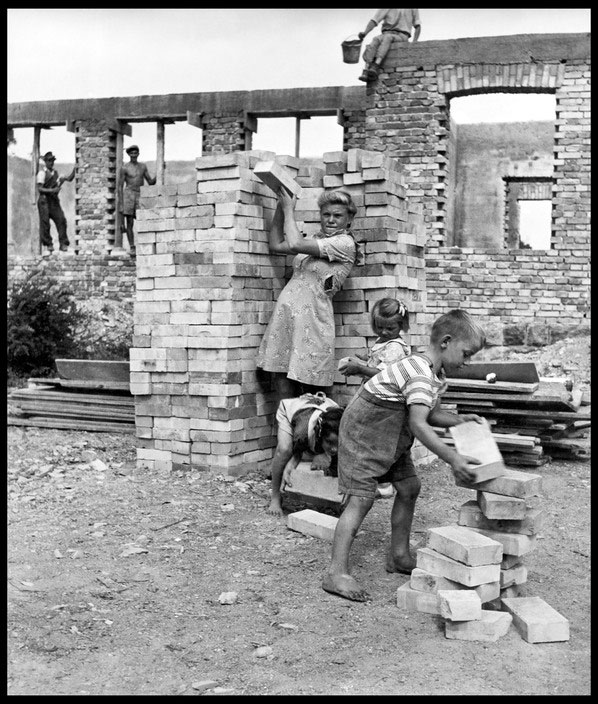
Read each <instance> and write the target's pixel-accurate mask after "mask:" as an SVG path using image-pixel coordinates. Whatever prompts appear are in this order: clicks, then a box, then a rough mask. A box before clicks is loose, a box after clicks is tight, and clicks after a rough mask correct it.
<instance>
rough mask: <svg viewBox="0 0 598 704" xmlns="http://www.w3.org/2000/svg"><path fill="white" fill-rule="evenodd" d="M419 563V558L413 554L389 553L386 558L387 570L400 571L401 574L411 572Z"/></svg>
mask: <svg viewBox="0 0 598 704" xmlns="http://www.w3.org/2000/svg"><path fill="white" fill-rule="evenodd" d="M416 565H417V560H415V558H413V557H411V555H401V556H398V555H395V556H394V557H393V556H392V555H388V557H387V558H386V571H387V572H400V573H401V574H411V573H412V572H413V570H414V569H415V567H416Z"/></svg>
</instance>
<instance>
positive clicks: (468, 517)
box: [397, 470, 569, 643]
mask: <svg viewBox="0 0 598 704" xmlns="http://www.w3.org/2000/svg"><path fill="white" fill-rule="evenodd" d="M458 485H459V486H464V487H468V488H472V489H474V490H475V491H476V492H477V500H470V501H467V502H466V503H464V504H463V505H462V506H461V509H460V511H459V520H458V525H451V526H443V527H439V528H431V529H429V531H428V542H427V546H426V547H423V548H420V549H419V550H418V551H417V566H416V568H415V569H414V570H413V572H412V574H411V577H410V580H409V582H406V583H405V584H403V585H402V586H401V587H399V588H398V590H397V606H399V607H400V608H403V609H407V610H411V611H421V612H425V613H432V614H438V615H440V616H442V617H443V618H444V619H445V634H446V637H447V638H454V639H461V640H481V641H495V640H498V638H500V637H501V636H503V635H505V634H506V633H507V631H508V630H509V627H510V625H511V623H513V624H514V626H515V628H516V629H517V630H518V631H519V633H520V634H521V636H522V637H523V638H524V639H525V640H527V641H528V642H530V643H540V642H552V641H563V640H568V639H569V622H568V621H567V619H566V618H564V617H563V616H562V615H561V614H559V613H558V612H557V611H556V610H555V609H553V608H552V607H551V606H550V605H549V604H547V603H546V602H545V601H543V600H542V599H541V598H539V597H522V596H520V593H521V592H520V586H521V585H522V584H524V583H525V582H526V581H527V568H526V566H525V565H524V564H523V557H524V556H525V555H527V554H528V553H530V552H531V551H532V550H533V549H534V548H535V546H536V540H537V532H538V530H539V529H540V527H541V525H542V520H543V514H542V511H541V510H539V509H537V508H533V507H532V506H530V505H529V499H530V498H531V497H532V496H534V495H537V494H538V492H539V491H540V489H541V477H540V475H537V474H529V473H524V472H518V471H514V470H506V473H505V474H504V475H503V476H500V477H497V478H495V479H490V480H488V481H485V482H480V483H479V484H476V485H475V486H472V485H468V484H464V483H459V482H458ZM484 605H485V606H486V608H483V606H484Z"/></svg>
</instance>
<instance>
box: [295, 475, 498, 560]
mask: <svg viewBox="0 0 598 704" xmlns="http://www.w3.org/2000/svg"><path fill="white" fill-rule="evenodd" d="M291 482H292V484H291V485H287V488H286V489H285V491H286V492H288V493H289V494H301V495H302V496H309V497H313V498H317V499H325V500H326V501H332V502H334V503H336V504H339V505H340V502H341V498H342V496H341V494H339V493H338V478H337V477H325V476H324V472H323V471H322V470H317V471H312V469H311V462H300V463H299V464H298V465H297V467H296V468H295V469H294V470H293V472H292V474H291ZM501 549H502V546H501Z"/></svg>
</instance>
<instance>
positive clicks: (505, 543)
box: [472, 528, 536, 557]
mask: <svg viewBox="0 0 598 704" xmlns="http://www.w3.org/2000/svg"><path fill="white" fill-rule="evenodd" d="M472 530H477V531H478V533H483V534H484V535H487V536H488V537H489V538H492V539H493V540H498V542H499V543H502V549H503V554H505V555H518V556H519V557H521V556H522V555H527V553H528V552H531V551H532V550H533V549H534V548H535V547H536V536H535V535H521V534H519V533H503V532H501V531H497V530H487V529H486V528H472Z"/></svg>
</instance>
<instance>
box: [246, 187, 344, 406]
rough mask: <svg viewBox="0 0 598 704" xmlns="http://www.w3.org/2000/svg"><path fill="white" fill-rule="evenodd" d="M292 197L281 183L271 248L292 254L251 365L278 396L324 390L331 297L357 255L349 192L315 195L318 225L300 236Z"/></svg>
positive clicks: (330, 368)
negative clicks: (284, 282) (271, 379)
mask: <svg viewBox="0 0 598 704" xmlns="http://www.w3.org/2000/svg"><path fill="white" fill-rule="evenodd" d="M295 202H296V198H295V197H293V196H291V195H290V194H289V193H288V192H287V191H286V190H285V189H284V188H282V189H281V190H280V191H279V192H278V204H277V206H276V211H275V213H274V218H273V221H272V227H271V229H270V233H269V239H268V245H269V249H270V251H271V252H274V253H276V254H295V255H296V256H295V258H294V259H293V276H292V277H291V279H290V281H289V282H288V283H287V285H286V286H285V287H284V289H283V290H282V292H281V294H280V296H279V297H278V301H277V302H276V306H275V308H274V313H273V314H272V318H271V319H270V322H269V323H268V327H267V329H266V332H265V334H264V338H263V340H262V343H261V345H260V349H259V352H258V358H257V366H258V367H260V368H262V369H264V370H265V371H268V372H271V373H272V374H273V375H274V384H275V386H276V390H277V392H278V394H279V398H288V397H292V396H298V395H299V394H301V393H305V392H306V391H310V392H315V391H318V390H320V391H324V392H326V391H328V390H329V389H330V387H331V386H332V384H333V379H334V373H335V367H336V365H335V356H334V349H335V347H334V339H335V325H334V312H333V308H332V298H333V296H334V295H335V293H337V291H338V290H339V289H340V288H341V286H342V285H343V283H344V281H345V279H346V278H347V276H348V274H349V272H350V271H351V268H352V267H353V264H354V262H355V260H356V258H357V254H358V246H357V244H356V242H355V240H354V239H353V235H352V234H351V223H352V222H353V218H354V217H355V214H356V212H357V208H356V206H355V204H354V203H353V200H352V198H351V196H350V194H349V193H346V192H345V191H342V190H335V191H328V192H325V193H323V194H322V195H321V196H320V197H319V199H318V206H319V208H320V226H321V230H320V232H319V233H317V234H316V235H314V236H313V237H312V236H310V237H306V236H304V235H303V234H302V233H301V232H300V231H299V228H298V227H297V223H296V222H295Z"/></svg>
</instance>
